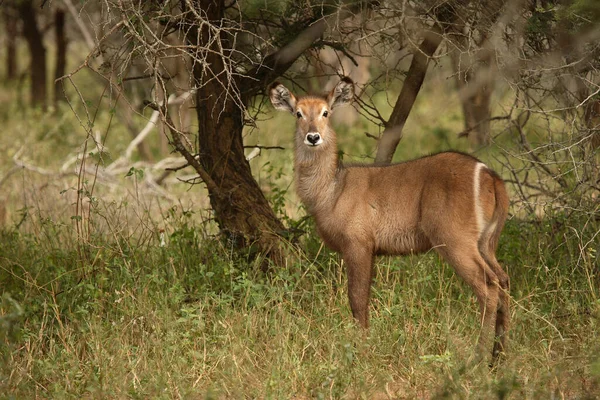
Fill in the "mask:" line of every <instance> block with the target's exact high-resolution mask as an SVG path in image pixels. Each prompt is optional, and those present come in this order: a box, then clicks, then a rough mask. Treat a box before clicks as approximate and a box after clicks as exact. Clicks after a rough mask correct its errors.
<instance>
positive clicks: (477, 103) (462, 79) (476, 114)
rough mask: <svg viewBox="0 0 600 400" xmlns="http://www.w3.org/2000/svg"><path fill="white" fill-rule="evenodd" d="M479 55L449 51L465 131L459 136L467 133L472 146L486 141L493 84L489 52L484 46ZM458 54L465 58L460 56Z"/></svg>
mask: <svg viewBox="0 0 600 400" xmlns="http://www.w3.org/2000/svg"><path fill="white" fill-rule="evenodd" d="M481 52H482V53H481V54H480V55H479V56H475V60H473V56H471V55H470V54H458V52H455V53H453V54H452V63H453V66H454V70H455V75H456V86H457V88H458V93H459V98H460V102H461V106H462V109H463V114H464V119H465V130H464V131H463V133H461V134H460V135H459V136H468V137H469V139H470V140H471V141H472V142H473V143H474V144H475V145H476V146H485V145H487V144H489V142H490V121H491V118H492V117H491V116H492V110H491V106H490V104H491V103H490V102H491V98H492V93H493V91H494V87H495V80H494V75H495V71H496V68H495V66H494V59H493V57H492V52H491V51H489V50H487V49H484V50H482V51H481ZM462 56H466V57H464V58H465V59H466V61H465V60H464V59H463V57H462Z"/></svg>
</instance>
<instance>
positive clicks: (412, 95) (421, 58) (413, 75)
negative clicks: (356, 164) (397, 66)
mask: <svg viewBox="0 0 600 400" xmlns="http://www.w3.org/2000/svg"><path fill="white" fill-rule="evenodd" d="M442 39H443V36H442V30H441V28H440V27H439V26H438V25H435V26H434V27H433V30H431V31H428V32H427V33H426V34H425V38H424V39H423V41H422V42H421V45H420V46H419V48H418V49H416V50H415V53H414V55H413V59H412V61H411V63H410V67H409V68H408V72H407V74H406V79H404V85H402V90H401V91H400V95H399V96H398V100H396V105H395V106H394V110H393V111H392V115H391V116H390V118H389V120H388V121H387V123H386V127H385V130H384V131H383V134H382V135H381V139H379V146H377V156H376V157H375V163H378V164H389V163H390V162H391V161H392V157H393V156H394V152H395V151H396V147H398V143H400V140H401V139H402V129H403V127H404V123H405V122H406V120H407V118H408V115H409V114H410V110H411V109H412V106H413V105H414V103H415V100H416V99H417V95H418V94H419V90H421V86H422V85H423V81H424V80H425V74H426V73H427V66H428V65H429V59H430V58H431V56H433V54H434V53H435V51H436V50H437V48H438V46H439V45H440V43H441V42H442Z"/></svg>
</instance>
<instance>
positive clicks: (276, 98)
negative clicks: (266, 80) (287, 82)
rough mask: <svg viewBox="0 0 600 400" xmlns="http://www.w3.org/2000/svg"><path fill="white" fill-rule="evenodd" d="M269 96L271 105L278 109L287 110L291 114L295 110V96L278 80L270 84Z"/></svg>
mask: <svg viewBox="0 0 600 400" xmlns="http://www.w3.org/2000/svg"><path fill="white" fill-rule="evenodd" d="M269 97H270V98H271V104H273V107H275V108H276V109H278V110H281V111H289V112H291V113H292V114H293V113H294V111H295V110H296V96H294V95H293V94H292V92H290V91H289V90H288V88H286V87H285V86H283V85H282V84H281V83H279V82H275V83H274V84H272V85H271V88H270V89H269Z"/></svg>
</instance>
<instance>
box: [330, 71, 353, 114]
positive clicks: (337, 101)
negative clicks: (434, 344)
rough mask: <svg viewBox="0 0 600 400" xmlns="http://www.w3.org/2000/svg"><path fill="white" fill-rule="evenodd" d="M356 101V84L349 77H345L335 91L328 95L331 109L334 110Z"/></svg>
mask: <svg viewBox="0 0 600 400" xmlns="http://www.w3.org/2000/svg"><path fill="white" fill-rule="evenodd" d="M353 99H354V82H352V79H350V78H348V77H347V76H345V77H343V78H342V80H341V81H340V83H338V84H337V85H336V86H335V87H334V88H333V90H332V91H331V92H330V93H329V94H328V95H327V101H328V102H329V108H331V109H332V110H333V109H334V108H335V107H337V106H341V105H344V104H348V103H350V102H352V100H353Z"/></svg>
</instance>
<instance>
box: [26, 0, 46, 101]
mask: <svg viewBox="0 0 600 400" xmlns="http://www.w3.org/2000/svg"><path fill="white" fill-rule="evenodd" d="M19 15H20V16H21V20H22V21H23V36H25V39H26V40H27V45H28V47H29V54H30V55H31V65H30V67H29V68H30V73H31V103H32V105H33V106H40V107H42V108H43V109H46V106H47V103H46V48H45V47H44V43H43V41H42V34H41V32H40V30H39V28H38V25H37V22H36V19H35V11H34V10H33V6H32V3H31V1H23V2H21V3H20V4H19Z"/></svg>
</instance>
